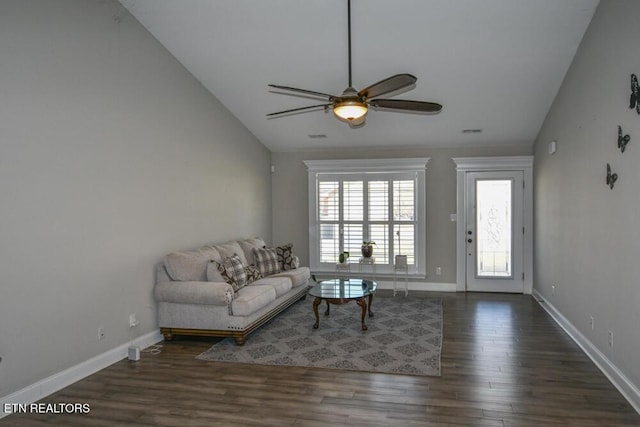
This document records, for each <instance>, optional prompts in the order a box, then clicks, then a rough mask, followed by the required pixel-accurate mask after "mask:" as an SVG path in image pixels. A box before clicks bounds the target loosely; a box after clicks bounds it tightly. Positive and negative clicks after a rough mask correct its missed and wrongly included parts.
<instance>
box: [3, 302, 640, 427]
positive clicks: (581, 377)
mask: <svg viewBox="0 0 640 427" xmlns="http://www.w3.org/2000/svg"><path fill="white" fill-rule="evenodd" d="M414 295H415V293H414V294H413V295H410V296H414ZM428 296H437V297H442V298H443V301H444V341H443V347H442V376H441V377H415V376H408V375H387V374H372V373H366V372H351V371H334V370H324V369H308V368H290V367H271V366H257V365H240V364H232V363H219V362H205V361H200V360H196V359H195V356H196V355H198V354H200V353H201V352H202V351H204V350H206V349H207V348H208V347H209V346H210V345H211V344H212V342H213V340H212V339H179V340H176V341H173V342H169V343H163V347H162V352H161V353H160V354H151V353H149V352H148V351H146V352H143V353H142V359H141V360H140V361H139V362H130V361H128V360H123V361H121V362H118V363H116V364H114V365H112V366H110V367H109V368H107V369H104V370H103V371H100V372H98V373H96V374H94V375H92V376H90V377H88V378H86V379H84V380H82V381H79V382H78V383H76V384H73V385H72V386H69V387H67V388H65V389H63V390H61V391H59V392H57V393H55V394H54V395H52V396H49V397H48V398H46V399H44V400H43V402H47V403H55V402H80V403H88V404H90V406H91V412H90V413H89V414H88V415H33V414H31V415H11V416H9V417H6V418H4V419H2V420H0V424H3V425H4V424H7V425H17V426H38V425H66V426H92V425H98V426H114V425H126V426H183V427H186V426H278V427H281V426H323V427H326V426H342V425H349V426H354V425H357V426H368V427H369V426H425V425H428V426H453V425H455V426H536V427H537V426H559V425H572V426H583V427H589V426H598V427H600V426H639V425H640V415H638V414H637V413H636V412H635V411H634V410H633V408H632V407H631V406H630V405H629V404H628V403H627V402H626V401H625V400H624V398H623V397H622V396H621V395H620V393H618V391H617V390H616V389H615V388H614V387H613V386H612V385H611V384H610V383H609V381H608V380H607V379H606V378H605V376H604V375H603V374H602V373H601V372H600V371H599V370H598V369H597V368H596V366H595V365H594V364H593V363H592V362H591V361H590V360H589V359H588V358H587V356H585V355H584V354H583V353H582V351H581V350H580V349H579V348H578V347H577V346H576V345H575V344H574V342H573V341H572V340H571V339H570V338H569V337H568V336H567V335H566V334H565V333H564V332H563V331H562V329H561V328H560V327H559V326H557V325H556V324H555V323H554V322H553V320H552V319H551V318H550V317H549V316H548V315H547V314H546V313H545V312H544V311H543V310H542V308H541V307H540V306H539V305H538V304H537V303H536V302H535V301H534V299H533V298H532V297H531V296H528V295H502V294H458V293H456V294H451V293H447V294H436V293H434V294H428ZM397 298H400V297H397ZM301 303H302V304H309V310H311V302H310V301H309V300H306V301H303V302H301ZM379 303H381V301H380V302H379ZM374 305H375V304H374ZM369 322H375V317H374V318H373V319H370V320H369ZM309 327H311V325H309ZM249 339H250V338H249Z"/></svg>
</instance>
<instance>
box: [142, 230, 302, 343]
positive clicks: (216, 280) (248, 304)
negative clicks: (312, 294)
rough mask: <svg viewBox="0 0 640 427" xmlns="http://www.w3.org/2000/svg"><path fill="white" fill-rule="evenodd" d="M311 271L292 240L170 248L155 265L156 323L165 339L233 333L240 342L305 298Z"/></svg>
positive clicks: (235, 242) (232, 242)
mask: <svg viewBox="0 0 640 427" xmlns="http://www.w3.org/2000/svg"><path fill="white" fill-rule="evenodd" d="M274 251H275V252H274ZM274 253H276V254H277V256H278V258H277V261H276V260H274V259H273V254H274ZM243 275H244V279H245V280H244V283H240V282H241V280H240V279H242V276H243ZM309 277H310V271H309V268H308V267H301V266H299V259H298V257H296V256H295V255H293V250H292V246H291V245H290V244H289V245H284V246H282V247H277V248H268V247H267V246H266V244H265V242H264V240H262V239H260V238H252V239H245V240H237V241H229V242H225V243H222V244H217V245H209V246H204V247H201V248H199V249H194V250H187V251H179V252H172V253H170V254H167V255H166V256H165V257H164V260H163V262H162V263H160V264H158V266H157V268H156V285H155V287H154V296H155V299H156V302H157V305H158V324H159V326H160V330H161V332H162V334H163V335H164V338H165V340H171V339H172V338H173V336H174V335H201V336H216V337H233V338H234V339H235V342H236V344H238V345H242V344H244V343H245V340H246V338H247V336H248V335H249V334H250V333H251V332H253V331H255V330H256V329H257V328H259V327H260V326H261V325H263V324H264V323H266V322H268V321H269V320H270V319H272V318H273V317H274V316H276V315H277V314H279V313H280V312H282V311H283V310H284V309H285V308H287V307H289V306H290V305H291V304H293V303H295V302H296V301H298V300H301V299H304V298H305V296H306V295H307V291H308V288H309Z"/></svg>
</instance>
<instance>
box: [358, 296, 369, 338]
mask: <svg viewBox="0 0 640 427" xmlns="http://www.w3.org/2000/svg"><path fill="white" fill-rule="evenodd" d="M356 303H358V305H359V306H360V307H361V308H362V330H363V331H366V330H367V325H366V324H365V323H364V319H365V317H366V315H367V302H366V301H365V299H364V298H360V299H359V300H356Z"/></svg>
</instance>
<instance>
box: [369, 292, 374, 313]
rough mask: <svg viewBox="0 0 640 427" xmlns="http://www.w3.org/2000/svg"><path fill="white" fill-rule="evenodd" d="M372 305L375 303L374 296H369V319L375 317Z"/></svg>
mask: <svg viewBox="0 0 640 427" xmlns="http://www.w3.org/2000/svg"><path fill="white" fill-rule="evenodd" d="M371 303H373V294H370V295H369V317H373V311H371Z"/></svg>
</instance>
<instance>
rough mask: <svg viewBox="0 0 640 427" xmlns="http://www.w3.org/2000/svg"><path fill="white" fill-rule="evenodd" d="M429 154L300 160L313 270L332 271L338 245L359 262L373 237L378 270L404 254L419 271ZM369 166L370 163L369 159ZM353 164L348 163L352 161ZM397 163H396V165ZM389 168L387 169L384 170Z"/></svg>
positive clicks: (384, 270)
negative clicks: (306, 187) (306, 190)
mask: <svg viewBox="0 0 640 427" xmlns="http://www.w3.org/2000/svg"><path fill="white" fill-rule="evenodd" d="M427 161H428V159H386V160H376V161H369V160H353V161H347V160H345V161H336V160H332V161H318V160H311V161H305V163H306V164H307V166H308V167H309V191H310V196H311V197H312V198H310V202H311V203H310V206H309V225H310V235H309V237H310V239H309V254H310V257H311V259H310V266H311V268H312V270H314V271H335V263H336V262H338V256H339V254H340V253H341V252H343V251H348V252H350V255H351V257H350V261H351V262H356V263H357V262H358V259H359V258H360V256H361V251H360V248H361V246H362V242H363V241H365V240H367V241H374V242H375V243H376V244H375V245H374V251H373V252H374V257H375V259H376V267H377V271H378V273H382V274H384V273H391V272H392V271H393V260H394V256H395V255H406V256H407V262H408V264H409V267H410V272H411V274H424V271H425V265H424V264H425V262H424V260H425V252H424V248H425V246H426V245H425V239H424V217H425V214H424V210H425V209H424V188H425V186H424V178H425V165H426V162H427ZM372 162H373V167H372V169H371V170H368V166H367V165H369V164H372ZM354 164H355V165H357V166H355V167H354V166H353V165H354ZM398 165H399V166H398ZM387 169H388V170H387Z"/></svg>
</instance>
